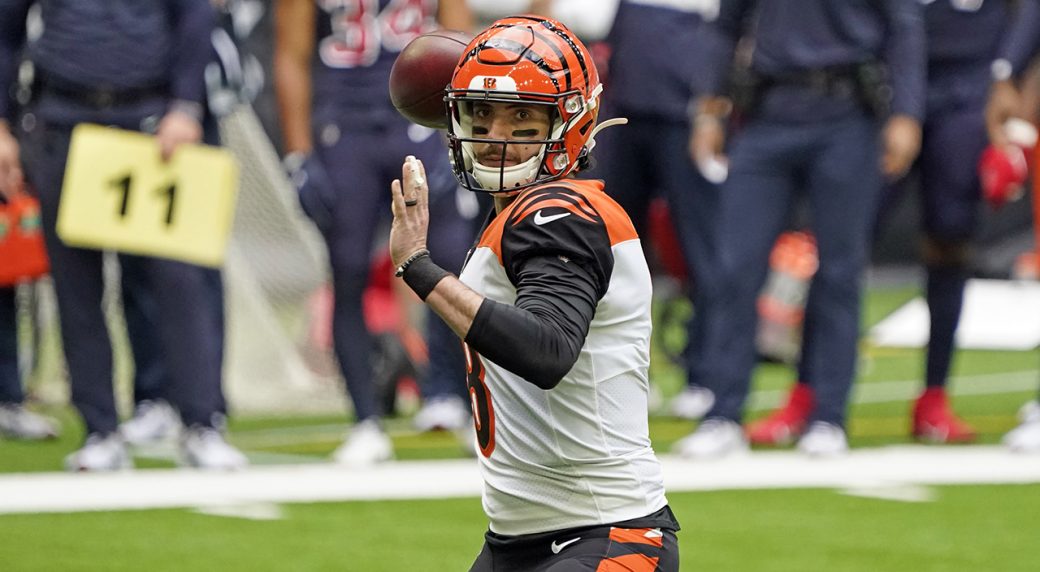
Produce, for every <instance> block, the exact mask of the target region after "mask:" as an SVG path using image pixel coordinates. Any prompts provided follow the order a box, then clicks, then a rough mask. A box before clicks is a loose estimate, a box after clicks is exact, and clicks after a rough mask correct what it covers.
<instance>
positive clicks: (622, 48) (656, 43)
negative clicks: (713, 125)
mask: <svg viewBox="0 0 1040 572" xmlns="http://www.w3.org/2000/svg"><path fill="white" fill-rule="evenodd" d="M702 22H703V20H702V17H701V15H700V14H698V13H697V12H694V11H692V10H676V9H674V8H670V7H662V6H657V5H648V4H643V3H640V2H629V1H627V0H621V4H620V5H619V6H618V12H617V16H616V17H615V18H614V26H613V27H612V28H611V31H610V35H609V36H608V37H607V43H608V44H609V45H610V50H611V52H610V65H609V66H608V69H609V75H608V77H607V83H608V86H607V89H606V91H605V92H604V99H605V101H606V102H607V103H608V104H609V105H611V106H612V108H613V109H614V110H615V111H616V112H618V113H619V114H620V115H623V116H626V117H633V116H648V117H654V118H661V119H668V120H673V121H686V107H687V105H688V104H689V101H690V97H691V95H693V93H691V91H692V90H691V85H695V84H696V83H698V82H697V81H696V78H697V77H699V76H702V75H703V74H704V73H705V72H704V71H703V70H701V69H699V68H698V67H697V64H698V63H703V60H704V58H702V57H694V55H695V54H700V53H702V52H703V51H704V50H705V49H706V46H705V41H706V39H707V38H706V36H705V34H703V30H702ZM700 83H702V84H703V82H700Z"/></svg>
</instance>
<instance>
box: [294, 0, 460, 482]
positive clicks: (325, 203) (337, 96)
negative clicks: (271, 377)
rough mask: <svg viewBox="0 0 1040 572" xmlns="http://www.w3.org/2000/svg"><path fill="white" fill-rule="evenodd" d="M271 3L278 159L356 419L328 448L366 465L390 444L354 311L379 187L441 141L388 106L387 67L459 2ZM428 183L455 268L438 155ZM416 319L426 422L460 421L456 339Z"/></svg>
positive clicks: (443, 246) (456, 25)
mask: <svg viewBox="0 0 1040 572" xmlns="http://www.w3.org/2000/svg"><path fill="white" fill-rule="evenodd" d="M276 10H277V12H276V46H275V55H274V81H275V89H276V93H277V95H278V103H279V110H280V117H281V126H282V134H283V140H284V141H283V142H284V146H285V150H286V152H287V155H286V158H285V164H286V167H287V169H288V170H289V172H290V173H291V174H292V178H293V180H294V182H296V183H297V186H298V189H299V192H300V202H301V205H302V206H303V208H304V211H305V212H306V213H307V214H308V216H310V217H311V219H312V220H313V221H314V223H315V224H316V225H317V227H318V229H319V230H320V231H321V233H322V235H323V237H324V238H325V242H326V245H327V246H328V251H329V263H330V265H331V267H332V285H333V289H334V296H335V307H334V309H333V345H334V348H335V353H336V357H337V359H338V361H339V366H340V368H341V371H342V373H343V377H344V378H345V380H346V384H347V392H348V393H349V394H350V399H351V401H352V403H353V405H354V413H355V418H356V421H357V425H356V426H355V427H354V429H353V430H352V431H351V433H350V435H349V436H348V437H347V439H346V441H345V442H344V443H343V445H342V446H341V447H340V448H338V449H337V450H336V451H335V452H334V453H333V457H334V459H335V460H336V461H338V462H340V463H343V464H346V465H366V464H371V463H374V462H378V461H382V460H385V459H388V458H389V457H390V456H391V455H392V448H391V443H390V439H389V438H388V437H387V436H386V434H385V433H384V432H383V430H382V428H381V423H380V411H379V410H378V408H377V406H376V397H375V385H374V382H373V372H372V364H371V362H370V356H371V355H372V353H373V342H372V338H371V333H370V332H369V330H368V328H367V326H366V324H365V320H364V315H363V313H362V293H363V292H364V290H365V287H366V285H367V284H368V277H369V269H370V260H371V257H372V251H373V247H374V244H373V243H374V239H375V235H376V229H377V228H378V225H379V223H380V222H381V221H382V220H385V219H383V218H382V217H381V216H380V214H381V213H385V209H386V206H387V205H386V201H387V197H386V193H385V190H384V189H386V187H387V186H388V185H389V184H390V180H391V179H392V178H393V177H394V173H396V172H397V167H398V165H397V159H396V158H398V157H401V156H403V155H406V154H412V155H415V156H417V157H420V158H423V159H428V160H429V161H430V163H431V165H433V164H437V163H438V161H437V160H436V159H439V158H441V157H443V156H444V154H445V152H446V150H445V145H444V142H443V140H442V138H441V137H440V136H438V134H437V133H436V132H435V131H434V130H432V129H427V128H425V127H420V126H419V125H413V124H411V123H409V122H408V121H407V120H405V119H404V118H402V117H401V116H400V115H399V114H398V113H397V111H396V110H395V109H394V107H393V105H392V104H391V102H390V96H389V92H388V90H387V85H388V83H389V78H390V68H391V67H392V66H393V63H394V60H395V59H396V57H397V54H398V53H399V52H400V51H401V49H402V48H404V47H405V45H407V44H408V42H410V41H411V40H413V39H414V38H416V37H417V36H419V35H420V34H422V33H424V32H428V31H431V30H432V29H434V28H436V27H438V25H440V26H443V27H445V28H450V29H455V30H467V29H469V27H470V17H469V11H468V9H467V8H466V6H465V2H464V1H463V0H441V1H440V2H435V1H426V0H423V1H415V0H408V1H402V0H279V2H278V4H277V7H276ZM430 189H431V191H432V193H433V201H432V204H433V208H434V210H435V213H434V219H435V220H436V221H437V222H436V223H435V224H434V225H433V228H432V229H431V240H433V241H436V242H437V243H438V246H439V248H438V249H437V257H438V262H439V263H440V264H443V265H445V266H446V267H448V268H459V267H461V265H462V261H463V259H464V258H465V255H466V248H467V247H468V245H469V243H470V241H471V240H472V238H473V232H474V230H475V229H474V228H473V226H474V224H475V221H474V223H473V224H471V223H470V221H467V220H466V219H465V217H464V216H463V215H462V214H461V212H460V208H459V201H458V197H457V191H458V185H457V183H456V182H455V181H454V179H453V177H452V175H451V172H450V170H449V169H448V168H447V165H441V166H439V167H438V168H437V169H432V170H431V173H430ZM463 196H465V195H463ZM475 210H476V208H475V207H474V211H475ZM474 216H475V212H474ZM427 327H428V334H427V344H428V345H429V349H430V352H429V353H430V368H429V372H428V374H427V376H426V378H425V379H423V380H422V382H423V383H422V386H423V390H424V397H425V398H427V401H428V403H429V402H432V401H435V400H436V401H439V402H440V403H439V404H438V405H439V407H438V410H439V411H441V412H442V414H441V415H438V416H437V417H438V420H436V423H437V424H440V425H449V426H450V425H452V424H456V425H460V424H464V423H465V422H466V421H467V419H468V417H467V415H466V401H465V399H464V395H465V393H464V391H465V388H464V387H463V386H462V385H461V384H460V383H459V382H458V380H460V379H461V378H462V375H463V367H464V363H463V357H462V353H461V350H460V349H459V345H458V343H457V342H456V341H455V340H454V337H453V335H452V333H451V331H450V330H448V329H447V326H445V325H444V324H443V322H441V321H440V320H439V319H437V318H436V317H431V318H430V319H429V320H427ZM435 398H437V399H435ZM445 405H447V407H445ZM444 411H447V412H448V413H450V414H451V415H443V412H444ZM425 417H426V416H423V417H422V418H421V419H425ZM444 428H452V427H444Z"/></svg>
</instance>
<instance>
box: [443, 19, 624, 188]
mask: <svg viewBox="0 0 1040 572" xmlns="http://www.w3.org/2000/svg"><path fill="white" fill-rule="evenodd" d="M602 91H603V86H602V85H601V84H600V81H599V73H598V72H597V71H596V66H595V64H594V63H593V61H592V56H591V55H590V54H589V51H588V50H587V49H586V48H585V46H584V45H583V44H582V43H581V41H579V40H578V38H577V37H575V36H574V34H573V33H572V32H571V31H570V30H569V29H567V27H566V26H564V25H563V24H561V23H560V22H558V21H556V20H553V19H551V18H543V17H540V16H513V17H509V18H503V19H501V20H498V21H497V22H495V23H493V24H492V25H491V26H489V27H488V28H487V29H486V30H484V31H483V32H481V33H480V34H478V35H477V37H476V38H474V39H473V40H472V41H471V42H470V43H469V45H468V46H467V47H466V51H465V53H464V54H463V56H462V58H461V59H460V60H459V63H458V65H457V66H456V67H455V72H454V74H453V75H452V78H451V84H450V85H449V86H448V89H447V102H448V110H449V114H450V117H449V126H448V141H449V145H450V147H451V153H450V155H451V163H452V168H453V170H454V171H455V176H456V177H457V178H458V179H459V182H460V183H461V184H462V185H463V186H464V187H466V188H467V189H469V190H472V191H484V192H491V193H509V194H512V193H515V192H518V191H520V190H521V189H524V188H528V187H531V186H534V185H538V184H541V183H545V182H547V181H553V180H556V179H560V178H563V177H565V176H567V175H569V174H570V173H573V172H575V171H577V170H580V169H583V168H585V167H587V165H588V154H589V151H590V150H591V149H592V147H593V146H594V145H595V141H594V139H593V137H594V135H595V133H596V132H597V131H598V129H597V127H596V118H597V116H598V113H599V107H600V105H599V96H600V93H601V92H602ZM517 100H522V101H524V102H525V103H532V104H539V105H545V106H548V107H549V108H550V109H549V111H550V113H549V117H550V123H551V127H550V129H549V134H548V136H547V137H546V138H545V139H541V140H534V141H532V140H512V139H506V140H499V139H494V140H492V139H481V138H477V137H474V134H473V117H472V107H473V104H474V103H475V102H478V101H480V102H499V103H515V102H516V101H517ZM608 123H611V122H608ZM605 126H606V124H603V125H601V126H600V127H605ZM474 143H494V144H499V145H502V152H503V156H504V155H505V147H506V145H510V144H530V143H536V144H537V143H541V144H542V148H541V150H540V151H539V152H538V153H537V154H535V156H533V157H531V158H530V159H529V160H527V161H525V162H523V163H521V164H519V165H514V166H508V167H501V166H487V165H482V164H480V163H479V162H478V161H477V160H476V156H475V154H474V151H473V144H474Z"/></svg>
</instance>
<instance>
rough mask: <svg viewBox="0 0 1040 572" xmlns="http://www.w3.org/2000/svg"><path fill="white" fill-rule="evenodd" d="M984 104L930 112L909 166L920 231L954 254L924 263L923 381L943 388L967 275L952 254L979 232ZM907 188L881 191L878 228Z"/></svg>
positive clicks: (961, 262)
mask: <svg viewBox="0 0 1040 572" xmlns="http://www.w3.org/2000/svg"><path fill="white" fill-rule="evenodd" d="M985 104H986V101H985V99H981V98H980V99H977V100H974V101H972V100H967V101H962V102H959V103H958V104H955V105H945V106H942V107H938V108H935V109H929V110H928V112H927V115H926V116H925V122H924V130H923V138H922V141H921V154H920V157H919V158H918V160H917V163H916V165H915V166H914V168H915V169H916V171H917V173H918V174H919V175H920V176H919V177H917V179H916V180H917V181H918V182H919V188H918V199H919V202H920V206H919V209H920V212H921V227H922V230H923V231H924V234H925V236H926V237H927V238H928V239H929V240H930V241H931V242H932V243H933V244H937V245H942V246H943V247H945V248H948V249H951V250H953V251H954V254H953V255H952V256H950V258H949V259H946V260H928V259H927V258H926V260H925V265H926V272H927V286H926V288H925V297H926V301H927V303H928V309H929V314H930V324H929V326H930V329H929V332H930V334H929V337H928V352H927V362H926V366H925V369H926V372H925V379H926V382H927V384H928V385H930V386H942V385H945V384H946V381H947V376H948V373H949V369H950V364H951V362H952V356H953V352H954V350H955V346H954V343H955V341H954V340H955V333H956V331H957V325H958V323H959V322H960V315H961V308H962V306H963V303H964V287H965V283H966V281H967V278H968V272H969V268H968V263H969V261H968V259H967V256H966V255H964V254H958V253H957V252H956V251H957V250H958V249H964V248H966V247H967V245H968V243H969V242H970V241H971V239H972V238H973V236H974V234H975V232H976V230H977V229H978V223H979V210H980V202H981V199H982V191H981V187H980V183H979V178H978V161H979V157H980V156H981V155H982V152H983V150H984V149H985V148H986V145H987V144H988V141H989V138H988V136H987V134H986V125H985V119H984V116H983V110H984V108H985ZM907 187H909V185H908V184H906V182H905V181H904V182H902V184H897V185H893V186H891V187H889V188H888V189H886V193H885V196H884V199H883V200H882V206H881V209H880V212H879V214H878V226H881V225H883V224H884V223H885V219H886V216H887V214H888V212H889V211H890V209H891V207H892V205H894V204H895V203H896V200H897V199H898V198H899V197H901V196H902V194H903V193H905V192H906V190H907Z"/></svg>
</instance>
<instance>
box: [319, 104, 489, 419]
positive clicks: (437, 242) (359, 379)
mask: <svg viewBox="0 0 1040 572" xmlns="http://www.w3.org/2000/svg"><path fill="white" fill-rule="evenodd" d="M324 115H326V114H323V113H322V112H320V111H319V112H316V113H315V134H314V140H315V141H316V142H320V144H319V145H318V146H317V150H316V152H317V153H318V155H319V158H320V160H321V161H322V163H323V164H324V165H325V168H326V170H327V171H328V174H329V177H330V179H331V180H332V183H333V185H335V187H336V189H335V190H336V198H335V204H334V205H333V206H332V211H333V218H334V223H333V225H332V228H331V229H330V230H329V231H328V232H327V233H326V235H325V240H326V242H327V244H328V249H329V262H330V264H331V266H332V282H333V288H334V292H335V308H334V310H333V322H332V324H333V344H334V345H335V350H336V357H337V358H338V360H339V364H340V368H341V370H342V373H343V377H344V378H345V380H346V384H347V392H348V393H349V394H350V398H351V400H352V402H353V404H354V410H355V413H356V416H357V419H358V420H359V421H360V420H364V419H366V418H368V417H371V416H374V415H376V414H377V408H376V401H375V391H374V386H373V380H372V364H371V362H370V361H369V360H370V356H371V352H372V347H373V345H372V340H371V336H370V332H369V331H368V329H367V327H366V325H365V321H364V315H363V312H362V303H361V302H362V294H363V292H364V289H365V286H366V285H367V283H368V275H369V268H370V263H371V254H372V251H373V247H374V246H375V245H376V244H378V243H377V242H376V233H377V230H379V229H380V228H381V226H380V225H381V224H385V223H386V222H387V221H388V220H389V217H390V183H391V181H393V180H394V179H399V178H400V177H401V165H402V163H403V162H404V158H405V157H406V156H407V155H414V156H415V157H416V158H418V159H419V160H421V161H422V162H423V165H424V166H425V167H426V170H427V173H426V174H427V179H428V181H429V188H430V229H429V238H428V246H429V249H430V252H432V257H433V260H434V262H436V263H437V264H439V265H440V266H442V267H444V268H446V269H448V270H451V271H453V272H458V271H459V270H460V269H461V268H462V264H463V262H464V260H465V257H466V252H467V251H468V249H469V247H470V245H471V243H472V241H473V236H474V234H475V224H476V222H475V220H473V219H467V218H465V217H463V216H462V215H461V214H460V211H459V206H458V202H459V200H460V198H459V196H458V192H459V191H458V184H457V183H456V181H455V178H454V175H452V173H451V169H450V167H449V165H448V161H447V150H446V146H445V143H444V141H443V139H442V136H441V135H440V134H439V133H437V132H435V131H433V130H429V129H425V128H420V127H418V126H414V125H411V124H410V123H408V122H406V121H405V120H403V119H401V120H399V121H395V122H393V123H391V124H387V125H375V126H356V125H339V124H338V123H337V121H336V118H335V117H328V116H324ZM323 116H324V117H323ZM472 198H473V197H465V199H470V200H472ZM427 328H428V329H427V344H428V346H429V348H430V364H429V369H428V371H427V373H426V377H425V378H424V379H423V380H421V385H422V386H423V393H424V395H426V396H433V395H445V394H447V395H459V396H464V395H465V371H466V370H465V367H466V366H465V360H464V358H463V355H462V345H461V342H459V339H458V336H456V335H455V334H454V333H453V332H452V331H451V330H450V329H449V328H448V326H447V325H445V324H444V322H443V321H442V320H441V319H440V318H439V317H437V316H436V315H434V314H433V313H432V312H429V313H428V319H427Z"/></svg>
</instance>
